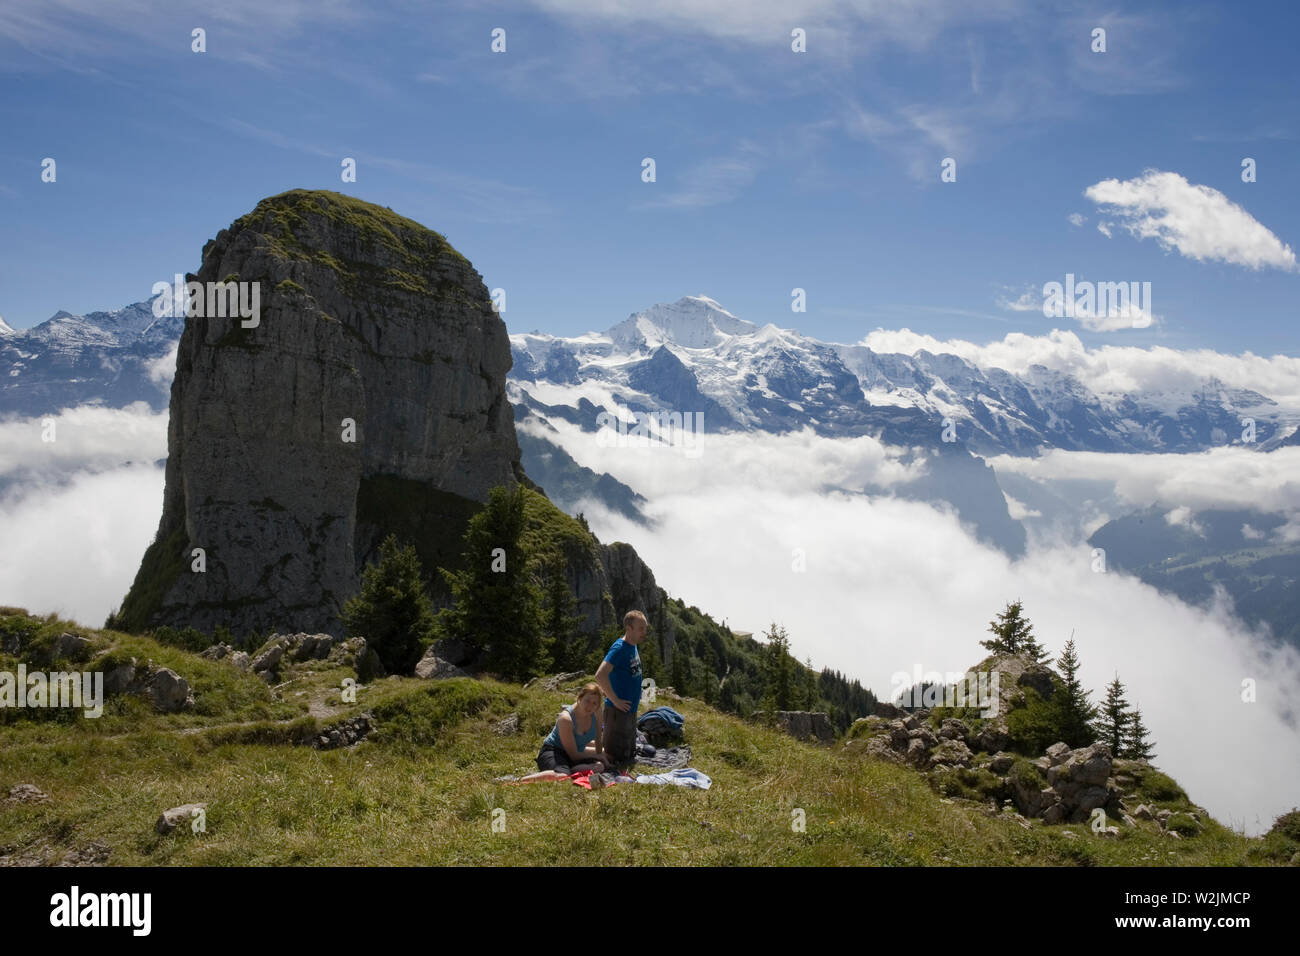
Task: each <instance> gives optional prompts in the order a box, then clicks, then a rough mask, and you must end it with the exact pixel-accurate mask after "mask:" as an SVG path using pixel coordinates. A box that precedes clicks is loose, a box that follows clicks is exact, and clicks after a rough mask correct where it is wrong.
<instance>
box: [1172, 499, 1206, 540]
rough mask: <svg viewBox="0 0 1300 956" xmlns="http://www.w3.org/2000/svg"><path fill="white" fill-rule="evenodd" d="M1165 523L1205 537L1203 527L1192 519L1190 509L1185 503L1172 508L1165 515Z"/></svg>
mask: <svg viewBox="0 0 1300 956" xmlns="http://www.w3.org/2000/svg"><path fill="white" fill-rule="evenodd" d="M1165 524H1167V525H1170V526H1171V527H1178V528H1186V529H1187V530H1188V531H1190V532H1192V534H1195V535H1199V536H1200V537H1202V538H1204V537H1205V528H1204V527H1203V526H1202V525H1201V524H1200V523H1199V522H1197V521H1194V520H1192V509H1191V508H1189V507H1187V506H1186V505H1182V506H1180V507H1178V508H1174V509H1173V510H1172V511H1170V512H1168V513H1167V514H1166V515H1165Z"/></svg>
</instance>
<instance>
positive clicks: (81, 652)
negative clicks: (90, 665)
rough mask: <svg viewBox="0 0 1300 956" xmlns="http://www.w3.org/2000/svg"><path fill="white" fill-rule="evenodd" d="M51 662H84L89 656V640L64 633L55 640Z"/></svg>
mask: <svg viewBox="0 0 1300 956" xmlns="http://www.w3.org/2000/svg"><path fill="white" fill-rule="evenodd" d="M50 655H51V660H69V661H84V660H85V659H86V658H88V657H89V656H90V639H89V638H86V637H82V636H81V635H80V634H72V633H70V632H68V631H64V632H63V633H62V634H60V635H59V636H58V638H56V639H55V641H54V645H53V647H52V649H51V652H50Z"/></svg>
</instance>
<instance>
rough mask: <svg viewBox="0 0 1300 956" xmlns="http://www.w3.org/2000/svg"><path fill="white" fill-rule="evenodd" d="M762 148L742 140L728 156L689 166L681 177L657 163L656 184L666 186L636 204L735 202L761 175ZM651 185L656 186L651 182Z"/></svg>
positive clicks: (677, 205)
mask: <svg viewBox="0 0 1300 956" xmlns="http://www.w3.org/2000/svg"><path fill="white" fill-rule="evenodd" d="M759 152H760V151H759V149H758V147H757V146H755V145H754V144H752V143H745V144H742V145H741V147H740V148H739V149H738V150H737V151H736V152H734V153H732V154H730V155H728V156H715V157H713V158H711V159H706V160H704V161H703V162H700V163H696V164H695V165H694V166H691V167H689V168H688V169H686V170H685V171H684V172H683V173H682V174H681V176H680V177H675V176H673V173H672V170H671V168H669V167H666V166H664V165H661V164H659V163H656V167H655V176H656V181H655V183H654V186H658V187H659V188H660V189H664V190H666V194H665V195H664V196H662V197H656V198H653V199H650V200H648V201H646V202H643V203H638V204H636V208H654V207H663V206H668V207H673V208H693V207H699V206H716V205H718V204H720V203H726V202H731V201H732V200H733V199H736V198H737V197H738V196H740V194H741V193H742V192H744V191H745V189H747V188H748V187H749V186H750V185H751V184H752V183H753V182H754V179H755V178H756V177H757V175H758V169H759ZM647 188H652V187H651V186H650V185H647Z"/></svg>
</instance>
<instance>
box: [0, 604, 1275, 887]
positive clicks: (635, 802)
mask: <svg viewBox="0 0 1300 956" xmlns="http://www.w3.org/2000/svg"><path fill="white" fill-rule="evenodd" d="M14 617H15V616H5V615H3V614H0V634H4V633H6V629H23V630H24V632H30V631H33V630H34V631H35V632H38V633H39V632H40V631H42V630H47V631H48V630H52V629H54V628H68V629H72V628H71V627H70V625H69V624H68V622H63V621H59V620H58V619H56V618H48V619H31V618H25V617H24V618H22V619H21V620H19V621H15V620H14ZM32 620H37V621H39V622H40V623H39V625H38V626H35V627H34V626H33V625H31V624H30V623H24V621H27V622H30V621H32ZM82 632H83V633H86V634H87V636H89V637H91V638H92V640H93V641H94V643H95V645H96V647H95V650H96V651H97V652H98V651H101V650H103V649H105V648H107V647H110V646H112V647H113V648H114V649H113V650H112V657H113V658H120V657H122V656H123V655H133V656H136V657H138V658H152V659H153V660H154V661H156V662H158V663H160V664H165V665H166V666H170V667H173V668H174V669H175V670H176V671H178V672H179V673H180V674H182V675H183V676H185V677H186V678H187V679H188V680H189V681H190V682H191V684H192V686H193V688H194V694H195V703H196V706H195V708H194V709H193V710H192V711H188V712H184V713H181V714H176V715H162V714H157V713H153V712H152V711H151V710H150V708H149V707H148V706H147V705H145V704H144V702H142V701H140V700H138V699H134V698H122V699H115V700H113V701H112V702H111V703H110V705H109V706H108V707H107V708H106V711H105V714H104V716H103V717H102V718H100V719H99V720H85V719H80V718H79V719H77V720H75V721H72V722H69V723H50V722H42V721H34V720H26V719H20V720H17V721H14V722H10V723H8V724H5V725H0V795H3V794H4V793H6V792H7V791H8V788H10V787H12V786H13V785H15V784H18V783H31V784H34V785H36V786H37V787H39V788H40V789H42V790H43V791H45V792H46V793H48V794H49V795H50V798H51V799H50V801H49V802H47V803H39V804H13V805H7V806H5V808H4V810H3V812H0V854H4V853H12V854H15V855H23V854H26V855H29V856H35V857H37V858H40V859H43V860H47V861H55V860H57V859H59V858H60V857H61V856H62V854H63V853H65V852H67V851H68V850H70V849H74V848H81V847H84V846H85V845H86V844H88V843H90V842H92V841H93V842H98V843H103V844H107V845H108V846H110V847H112V848H113V851H112V854H111V856H110V857H109V863H110V864H111V865H202V866H216V865H230V866H234V865H254V866H260V865H268V866H269V865H276V866H284V865H324V864H332V865H380V864H387V865H430V864H432V865H439V864H455V865H531V864H539V865H549V864H565V865H588V866H607V865H629V864H649V865H658V864H667V865H674V864H692V865H718V866H726V865H776V866H785V865H813V866H826V865H836V866H838V865H887V866H911V865H927V864H929V865H985V864H989V865H1052V866H1056V865H1062V866H1117V865H1146V864H1174V865H1241V864H1247V863H1265V864H1275V863H1285V862H1286V860H1287V859H1289V858H1290V857H1289V855H1288V856H1285V857H1283V856H1282V854H1283V853H1284V851H1285V850H1286V849H1287V847H1288V846H1289V845H1290V842H1289V841H1293V837H1294V836H1300V833H1297V834H1291V835H1290V836H1288V835H1287V833H1289V831H1287V832H1283V831H1281V830H1279V831H1275V835H1270V837H1271V839H1272V840H1273V843H1272V844H1270V843H1268V841H1267V840H1260V839H1248V838H1246V837H1243V836H1241V835H1239V834H1236V833H1233V832H1232V831H1230V830H1227V829H1225V828H1223V827H1221V826H1219V825H1218V824H1216V823H1214V822H1213V821H1208V822H1206V823H1205V825H1204V829H1203V830H1202V832H1201V833H1200V834H1199V835H1189V836H1188V837H1187V838H1186V839H1183V840H1173V839H1171V838H1169V837H1166V836H1162V835H1160V834H1159V833H1158V832H1156V830H1155V828H1154V825H1153V824H1144V825H1142V826H1140V827H1138V828H1137V829H1131V828H1126V827H1123V826H1121V835H1120V839H1118V840H1107V839H1100V838H1097V837H1094V836H1092V835H1091V833H1090V832H1089V831H1088V827H1087V826H1086V825H1077V826H1056V827H1047V826H1044V825H1042V824H1041V823H1040V822H1037V821H1035V822H1031V823H1030V824H1029V826H1028V829H1025V828H1024V827H1022V826H1021V825H1020V824H1019V823H1018V822H1017V821H1016V820H1015V819H1014V818H1013V816H1012V815H1010V814H999V815H997V816H991V815H989V814H987V813H986V812H985V809H984V808H983V807H981V806H980V804H979V803H976V802H966V801H964V800H960V799H955V798H953V797H944V796H943V795H941V794H939V793H936V792H934V791H933V790H932V788H931V787H930V785H929V784H928V783H927V782H926V779H925V778H924V777H923V776H922V775H920V774H918V773H916V772H914V771H912V770H909V769H906V768H903V767H898V766H895V765H893V764H890V763H887V762H883V761H879V760H876V759H874V758H871V757H868V756H864V755H861V754H851V753H847V752H845V751H844V750H843V749H842V748H841V747H839V746H836V747H833V748H828V747H825V746H815V745H813V744H805V743H801V742H799V741H796V740H794V739H792V738H790V737H788V736H786V735H784V734H782V733H780V732H777V731H774V730H770V729H767V728H764V727H760V726H756V725H753V724H749V723H745V722H743V721H741V720H740V719H738V718H736V717H733V716H730V715H727V714H723V713H721V712H719V711H716V710H714V709H713V708H711V707H708V706H707V705H705V704H703V703H702V702H700V701H697V700H694V699H690V698H687V699H669V698H667V697H665V700H664V701H663V702H665V703H669V704H670V705H671V706H672V707H674V708H675V709H676V710H678V711H679V712H680V713H682V714H683V715H684V716H685V718H686V735H687V742H688V743H689V744H690V745H691V747H692V748H693V751H694V759H693V761H692V766H694V767H696V768H698V769H700V770H702V771H704V772H705V773H707V774H709V776H710V777H712V778H713V788H712V789H711V790H709V791H707V792H700V791H694V790H686V789H683V788H677V787H650V786H637V785H635V784H628V785H621V786H616V787H613V788H611V789H609V790H605V791H602V792H598V793H590V792H587V791H585V790H582V789H580V788H578V787H575V786H573V785H572V784H569V783H567V782H563V783H540V784H532V785H527V786H511V785H506V784H499V783H495V782H494V781H493V778H494V777H496V776H499V775H501V774H506V773H513V774H524V773H528V772H531V771H532V770H533V769H534V764H533V758H534V756H535V755H536V751H537V748H538V746H539V745H540V741H541V737H542V735H543V734H544V733H545V732H546V731H547V730H548V729H549V727H550V726H551V723H552V721H553V720H554V718H555V714H556V713H557V712H558V710H559V708H560V706H561V705H562V704H564V703H567V702H569V701H571V696H570V695H569V694H567V693H553V692H547V691H542V690H540V689H538V688H536V687H535V688H532V689H530V690H524V689H523V688H522V687H520V686H518V685H514V684H508V683H498V682H496V681H493V680H481V681H479V680H470V679H456V680H450V681H443V682H434V683H428V682H422V681H418V680H415V679H413V678H397V677H390V678H386V679H384V680H380V681H375V682H374V683H372V684H368V685H361V686H358V687H357V689H356V694H357V698H356V701H355V703H345V702H344V701H343V699H342V692H343V686H344V685H343V681H344V679H345V678H347V677H351V676H353V672H352V671H351V670H350V669H349V668H347V667H345V666H343V665H341V664H334V663H330V662H327V661H309V662H303V663H299V664H293V665H286V667H285V669H284V672H283V675H282V680H283V681H284V682H285V684H284V686H282V687H281V688H280V689H279V690H278V691H273V690H272V689H271V688H269V687H267V686H266V684H265V683H264V682H263V681H261V680H260V679H258V678H256V677H253V676H251V675H247V674H242V673H240V672H238V671H236V670H235V669H234V668H233V667H232V666H230V665H229V664H226V663H223V662H220V661H205V660H203V659H202V658H199V657H197V656H195V655H193V654H190V653H188V652H186V651H184V650H182V649H180V648H177V647H170V646H167V645H164V644H161V643H158V642H156V641H153V640H152V639H150V638H148V637H143V636H140V637H133V636H130V635H125V634H119V633H116V632H111V631H86V630H84V629H82ZM101 659H103V658H101ZM322 707H324V708H326V709H327V710H329V711H330V713H329V714H328V716H314V715H313V714H312V713H309V712H308V711H309V710H311V709H317V710H319V708H322ZM361 713H368V714H370V715H371V716H372V724H373V727H374V729H373V732H372V734H371V736H370V737H369V738H368V739H367V740H366V741H364V742H363V743H361V744H359V745H357V746H355V747H353V748H347V749H339V750H329V751H319V750H315V749H312V748H311V747H309V746H304V745H303V744H304V743H306V742H309V741H310V740H311V739H312V738H313V737H314V736H315V735H316V734H317V733H318V732H319V731H320V730H321V729H323V728H325V727H328V726H330V725H331V724H332V723H335V722H338V721H340V720H343V719H346V718H348V717H351V716H354V715H357V714H361ZM510 713H517V714H518V715H519V718H520V724H521V728H522V733H521V734H519V735H516V736H510V737H499V736H497V735H495V734H494V733H493V732H492V726H493V724H494V723H495V722H496V721H498V720H500V719H501V718H502V717H504V716H506V715H507V714H510ZM1016 766H1017V769H1016V771H1014V772H1019V773H1025V774H1030V773H1032V774H1033V775H1037V773H1038V772H1037V770H1036V768H1033V767H1032V766H1031V765H1027V763H1025V762H1017V765H1016ZM1026 768H1027V769H1026ZM1154 774H1155V771H1151V775H1154ZM1160 776H1163V775H1160ZM954 779H956V780H959V781H960V782H961V783H962V786H963V787H969V788H970V789H971V790H972V791H973V792H975V793H976V794H977V795H979V793H980V790H981V789H982V788H985V787H987V785H988V781H987V780H986V779H984V775H982V774H981V773H980V772H979V771H971V772H970V773H968V774H967V773H963V774H960V775H958V776H956V777H955V778H954ZM1166 779H1167V778H1166ZM1146 784H1147V785H1148V786H1150V787H1152V788H1153V790H1152V792H1156V791H1159V792H1165V793H1168V792H1170V791H1169V790H1168V788H1165V789H1164V790H1160V787H1162V786H1164V785H1163V783H1162V782H1161V781H1160V780H1159V779H1152V778H1151V776H1150V775H1148V776H1147V779H1146ZM1179 793H1181V791H1179ZM189 802H206V803H207V804H208V809H207V821H206V823H207V829H206V832H202V833H197V834H196V833H193V832H191V831H190V829H188V828H186V827H181V828H179V829H178V830H176V831H175V832H174V833H172V834H170V835H168V836H158V835H157V834H156V833H155V832H154V830H153V825H154V822H155V821H156V819H157V817H158V815H159V814H160V813H161V812H162V811H163V810H165V809H167V808H169V807H173V806H177V805H179V804H182V803H189ZM495 811H500V812H503V813H504V817H502V819H503V820H504V824H505V829H504V832H494V831H493V829H492V820H493V814H494V812H495ZM796 811H802V814H801V815H800V814H797V813H796ZM799 816H802V819H803V821H804V828H803V830H802V831H800V830H798V829H796V828H794V827H792V823H793V822H795V821H796V819H797V818H798V817H799ZM1067 830H1069V831H1071V832H1073V833H1074V834H1075V836H1074V837H1073V838H1071V837H1068V836H1066V835H1065V831H1067ZM1274 844H1276V845H1274Z"/></svg>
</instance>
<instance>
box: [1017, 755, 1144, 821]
mask: <svg viewBox="0 0 1300 956" xmlns="http://www.w3.org/2000/svg"><path fill="white" fill-rule="evenodd" d="M1048 754H1050V756H1045V757H1040V758H1038V759H1037V760H1033V761H1031V763H1033V764H1034V766H1035V767H1037V768H1038V769H1039V770H1041V771H1044V772H1045V774H1046V778H1047V784H1048V785H1047V786H1046V787H1044V788H1038V787H1037V786H1036V785H1031V784H1030V783H1029V782H1028V781H1027V780H1021V779H1020V778H1018V777H1012V778H1011V792H1012V796H1013V797H1014V798H1015V801H1016V806H1018V807H1019V808H1020V810H1021V812H1023V813H1024V814H1026V815H1027V816H1031V817H1033V816H1038V815H1040V814H1041V815H1042V816H1043V819H1044V821H1045V822H1048V823H1060V822H1063V821H1067V820H1068V821H1069V822H1071V823H1081V822H1083V821H1085V820H1086V819H1088V817H1089V815H1090V814H1091V813H1092V811H1093V810H1094V809H1096V808H1098V807H1105V806H1108V805H1113V804H1116V803H1117V802H1118V791H1115V790H1112V789H1111V788H1110V787H1109V786H1107V785H1106V784H1107V781H1108V779H1109V778H1110V771H1111V756H1110V747H1108V746H1107V745H1106V744H1093V745H1091V746H1089V747H1080V748H1079V749H1077V750H1070V748H1069V747H1067V746H1066V745H1065V744H1053V745H1052V746H1051V747H1049V748H1048Z"/></svg>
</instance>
